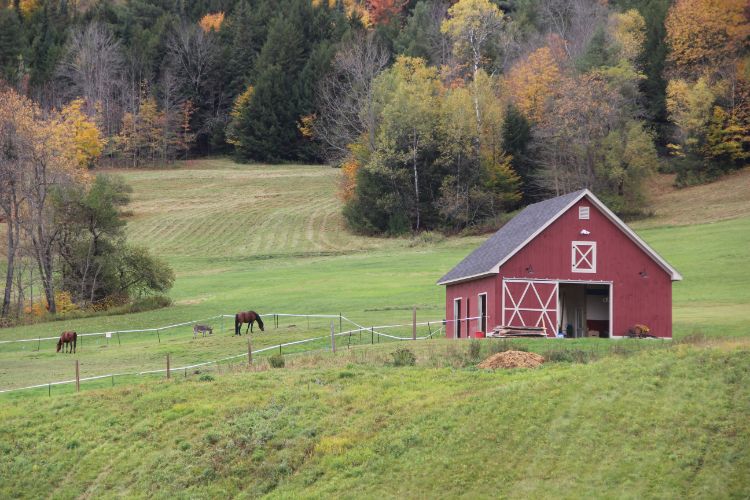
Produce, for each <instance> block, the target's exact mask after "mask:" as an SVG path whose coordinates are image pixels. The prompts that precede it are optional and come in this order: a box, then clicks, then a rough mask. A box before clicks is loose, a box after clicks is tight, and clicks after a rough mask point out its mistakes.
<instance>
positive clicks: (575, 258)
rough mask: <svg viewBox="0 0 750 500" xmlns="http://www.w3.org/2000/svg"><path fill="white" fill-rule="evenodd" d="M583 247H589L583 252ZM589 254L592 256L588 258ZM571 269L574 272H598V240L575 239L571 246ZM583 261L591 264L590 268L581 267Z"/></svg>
mask: <svg viewBox="0 0 750 500" xmlns="http://www.w3.org/2000/svg"><path fill="white" fill-rule="evenodd" d="M581 247H589V250H588V251H586V252H583V251H582V250H581ZM587 256H589V257H590V258H588V257H587ZM570 257H571V258H570V264H571V271H572V272H574V273H589V274H593V273H596V242H595V241H573V242H571V247H570ZM582 263H586V264H590V265H591V267H590V268H580V267H579V266H580V265H581V264H582Z"/></svg>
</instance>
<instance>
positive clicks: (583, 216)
mask: <svg viewBox="0 0 750 500" xmlns="http://www.w3.org/2000/svg"><path fill="white" fill-rule="evenodd" d="M590 218H591V207H589V206H588V205H580V206H579V207H578V219H579V220H589V219H590Z"/></svg>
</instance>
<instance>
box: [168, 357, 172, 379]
mask: <svg viewBox="0 0 750 500" xmlns="http://www.w3.org/2000/svg"><path fill="white" fill-rule="evenodd" d="M167 378H168V379H169V378H171V373H169V353H167Z"/></svg>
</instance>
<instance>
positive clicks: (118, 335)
mask: <svg viewBox="0 0 750 500" xmlns="http://www.w3.org/2000/svg"><path fill="white" fill-rule="evenodd" d="M117 345H122V342H120V332H117Z"/></svg>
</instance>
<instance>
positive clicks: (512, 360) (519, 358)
mask: <svg viewBox="0 0 750 500" xmlns="http://www.w3.org/2000/svg"><path fill="white" fill-rule="evenodd" d="M542 363H544V358H543V357H542V356H540V355H539V354H535V353H533V352H523V351H505V352H499V353H497V354H493V355H492V356H490V357H489V358H487V359H485V360H484V361H482V362H481V363H479V364H478V365H477V367H478V368H484V369H489V370H495V369H497V368H536V367H537V366H539V365H541V364H542Z"/></svg>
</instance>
